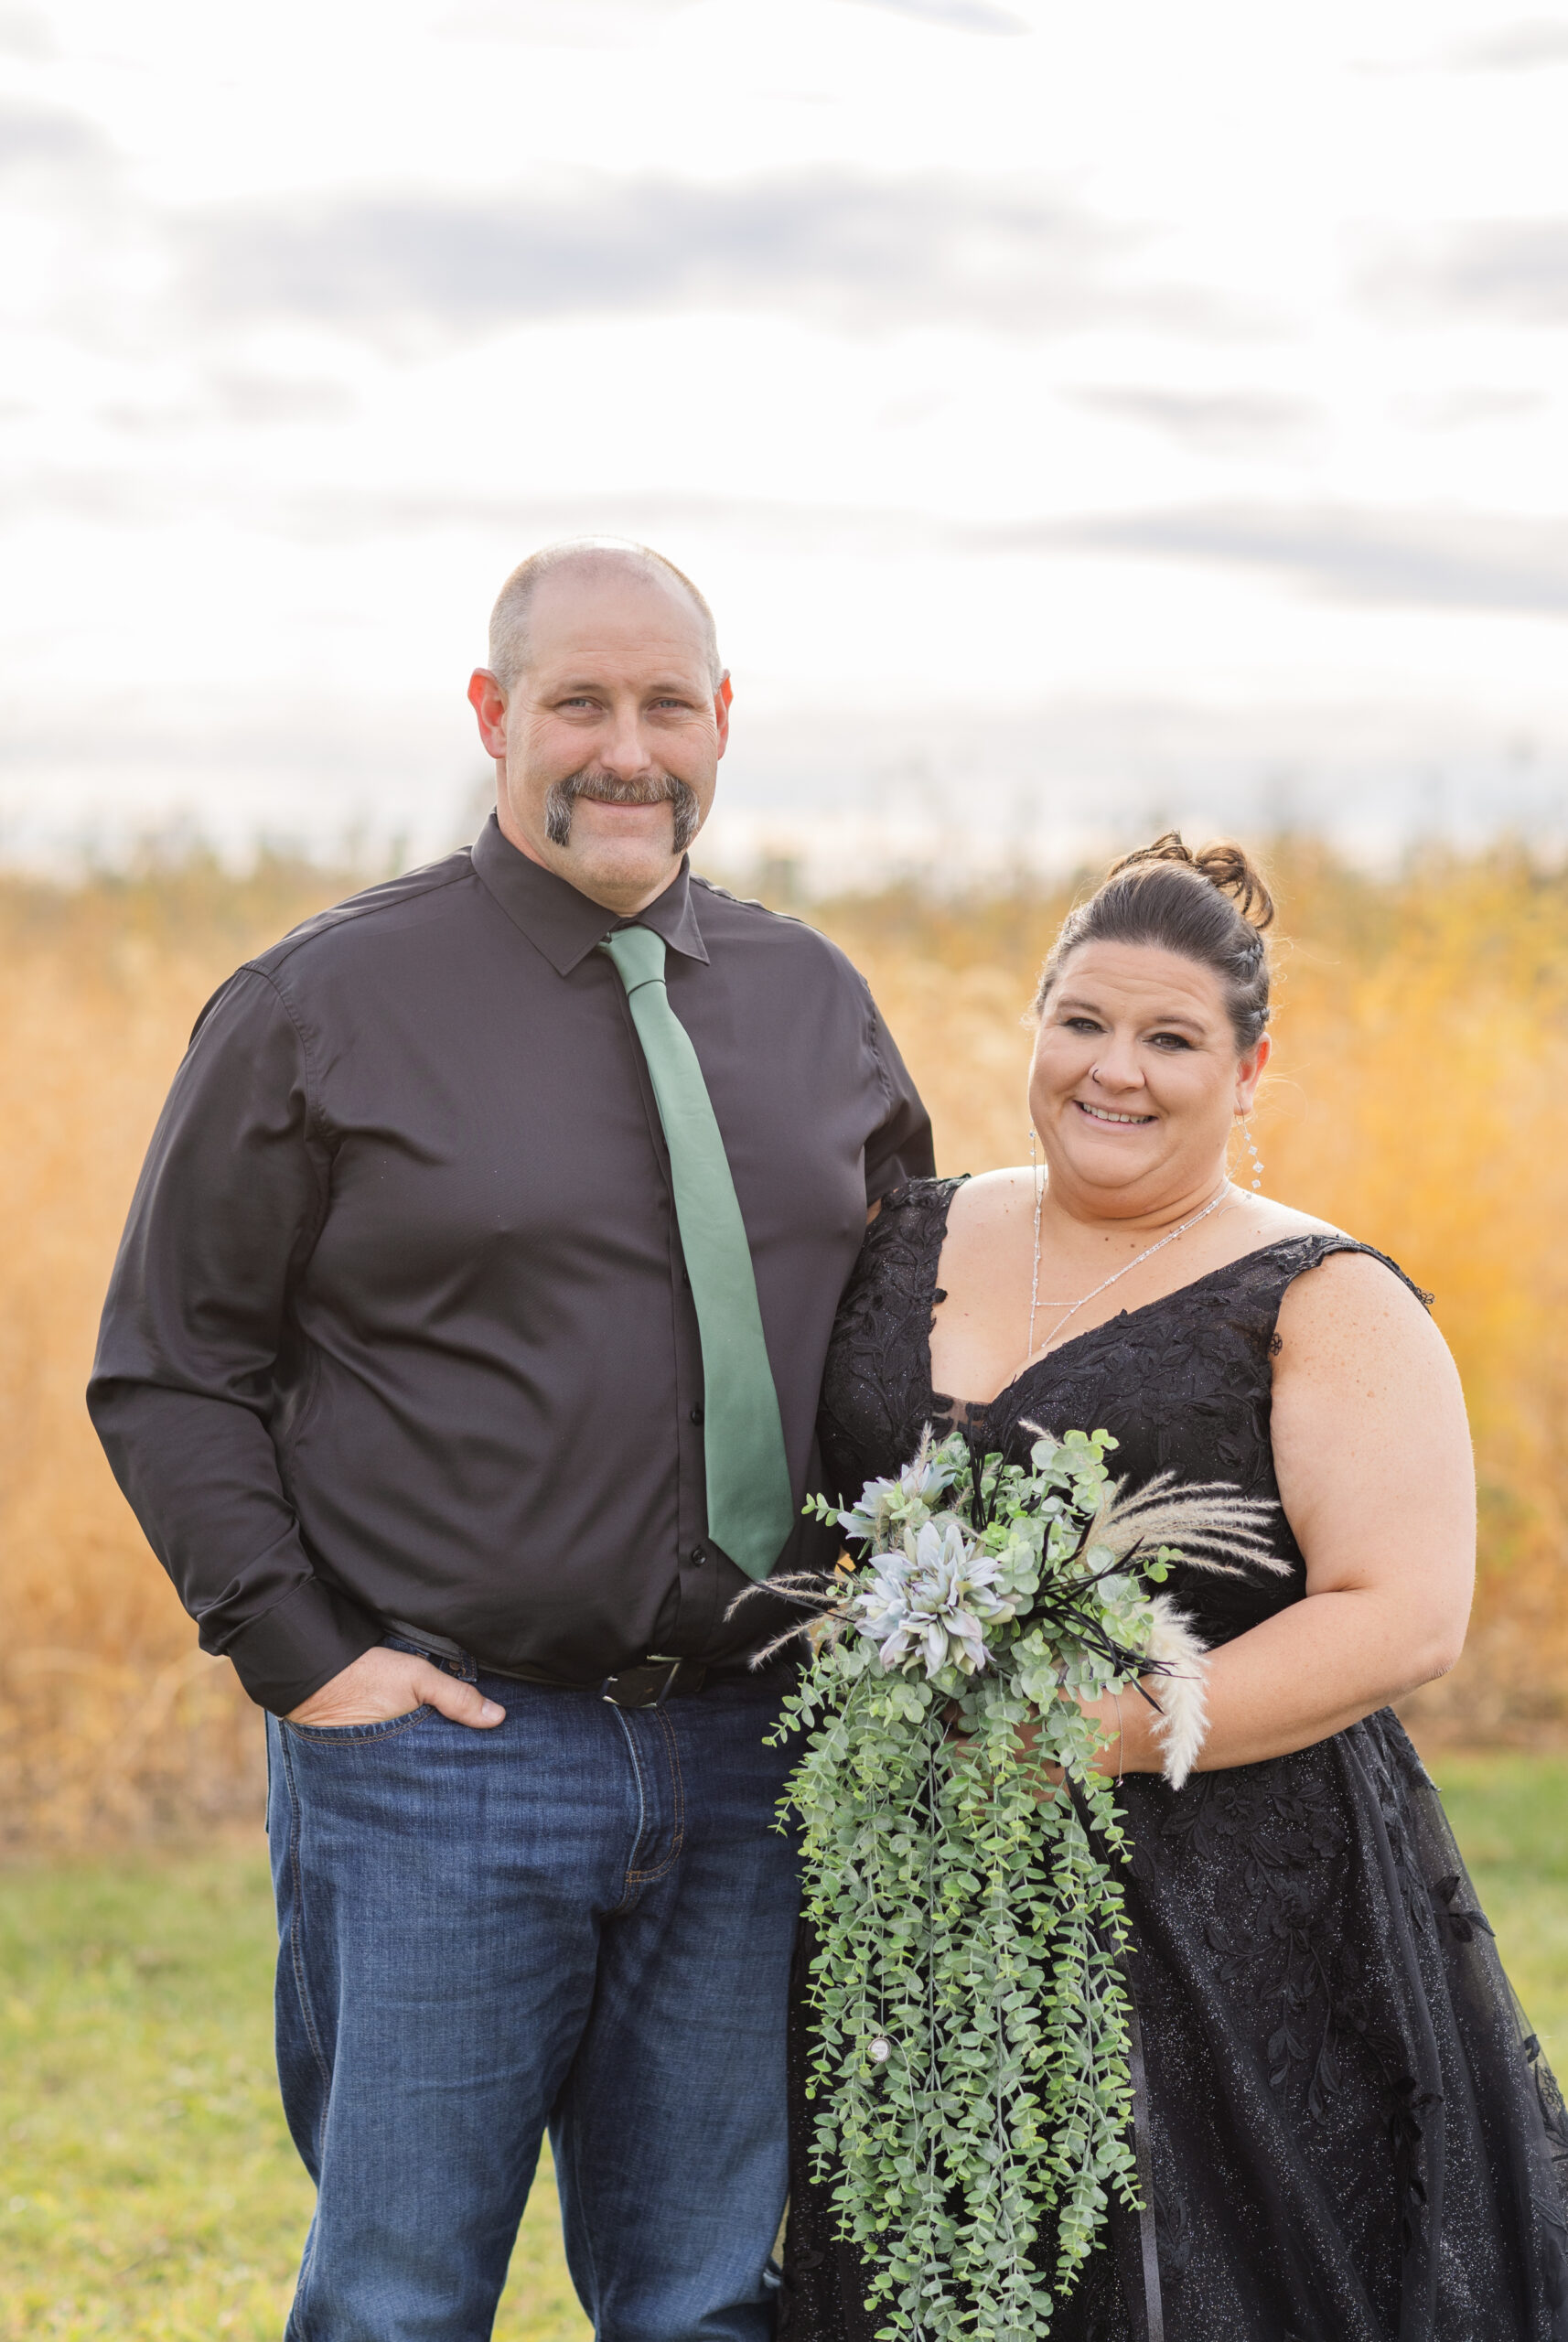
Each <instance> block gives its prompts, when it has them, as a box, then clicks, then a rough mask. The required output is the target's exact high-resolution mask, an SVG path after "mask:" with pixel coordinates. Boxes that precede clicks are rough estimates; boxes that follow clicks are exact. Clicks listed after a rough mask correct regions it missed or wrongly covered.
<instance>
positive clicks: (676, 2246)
mask: <svg viewBox="0 0 1568 2342" xmlns="http://www.w3.org/2000/svg"><path fill="white" fill-rule="evenodd" d="M469 697H470V698H471V700H472V701H473V704H474V707H475V710H476V712H477V714H478V723H479V730H480V734H481V736H482V738H483V740H484V743H485V746H486V747H487V749H488V750H489V753H490V755H491V756H492V757H494V759H495V764H496V774H497V810H496V813H495V815H494V817H493V818H492V820H491V821H490V822H489V824H488V825H487V827H486V829H485V831H484V833H482V835H481V836H480V838H479V840H478V844H477V845H476V846H475V847H474V848H473V850H472V852H471V853H469V852H464V853H461V854H453V855H451V856H450V857H449V858H448V859H447V860H446V861H445V862H441V863H437V864H435V865H434V866H432V867H431V868H429V869H425V870H419V871H415V872H413V874H412V875H410V876H407V877H404V878H400V879H396V880H394V881H393V882H392V884H391V885H388V886H378V887H375V888H373V889H372V890H371V892H370V893H368V894H364V895H360V896H358V897H355V898H354V899H353V900H351V901H349V902H348V903H344V904H340V905H339V906H338V908H336V909H334V910H330V911H328V912H325V913H323V914H322V915H321V917H319V918H317V919H311V920H308V921H307V922H306V925H305V926H304V927H302V928H299V929H295V932H294V933H293V934H292V935H290V936H288V937H285V940H283V942H281V943H279V944H277V945H276V946H274V949H273V950H271V951H265V952H263V953H262V954H261V955H260V956H259V957H258V958H257V959H255V960H253V961H252V962H249V963H248V964H247V966H245V967H244V968H242V970H241V971H240V972H239V973H238V974H237V975H236V976H234V977H233V978H232V979H231V982H230V983H227V984H226V985H225V986H224V987H223V989H222V990H221V991H220V993H219V994H217V996H216V998H215V999H214V1000H213V1001H212V1002H211V1003H210V1004H209V1006H208V1007H207V1009H206V1010H204V1012H203V1014H202V1015H201V1018H200V1019H199V1023H198V1026H197V1028H196V1032H195V1035H194V1037H193V1038H192V1041H191V1045H190V1049H189V1053H188V1056H187V1058H186V1060H185V1063H184V1065H183V1066H182V1067H181V1069H180V1071H179V1073H178V1075H177V1078H176V1080H175V1084H174V1088H173V1090H172V1092H171V1094H170V1097H169V1101H168V1104H167V1106H166V1110H165V1112H164V1116H163V1119H162V1121H161V1123H159V1126H158V1129H157V1132H156V1135H155V1137H154V1140H153V1144H152V1147H151V1150H150V1153H149V1155H148V1158H147V1163H146V1166H145V1170H144V1173H143V1176H142V1180H141V1184H140V1186H139V1187H138V1189H137V1192H136V1197H135V1200H134V1204H133V1206H132V1210H131V1218H130V1223H129V1226H128V1228H127V1230H126V1233H125V1238H124V1245H123V1248H122V1251H121V1254H120V1258H119V1262H118V1263H117V1265H116V1268H115V1272H114V1278H113V1285H112V1288H111V1291H110V1295H109V1299H108V1303H107V1305H106V1308H105V1312H104V1319H103V1330H102V1343H101V1347H100V1351H99V1357H98V1362H97V1367H96V1370H95V1372H94V1376H93V1380H92V1385H91V1392H90V1404H91V1409H92V1413H93V1419H94V1422H95V1423H96V1424H97V1426H98V1429H99V1432H100V1434H101V1436H102V1440H103V1443H104V1445H105V1447H106V1448H107V1450H108V1453H109V1456H110V1459H111V1461H112V1463H113V1467H114V1470H115V1472H116V1474H117V1476H118V1477H119V1480H120V1483H121V1486H122V1487H123V1488H124V1491H125V1493H126V1495H127V1497H128V1498H129V1499H130V1501H131V1503H132V1504H133V1505H134V1507H135V1509H136V1512H137V1515H138V1518H139V1519H140V1520H141V1521H142V1524H143V1526H144V1528H145V1531H146V1533H147V1536H148V1537H149V1539H150V1540H151V1542H152V1543H153V1545H154V1547H155V1548H156V1551H157V1552H158V1555H159V1557H160V1559H161V1560H162V1561H163V1562H164V1563H165V1565H166V1568H167V1569H168V1570H169V1572H170V1574H171V1575H172V1576H173V1578H174V1581H175V1584H176V1585H177V1587H178V1588H179V1591H180V1594H181V1595H182V1597H183V1599H184V1600H185V1602H186V1604H187V1606H188V1608H189V1609H190V1610H191V1612H192V1613H193V1614H194V1615H195V1617H197V1618H199V1621H200V1624H201V1639H202V1642H203V1645H204V1646H205V1648H206V1649H209V1650H212V1651H220V1652H226V1653H227V1654H228V1656H229V1657H230V1658H231V1660H233V1662H234V1665H235V1667H236V1669H237V1670H238V1671H239V1674H240V1676H241V1679H242V1681H243V1682H244V1684H245V1686H246V1688H247V1690H248V1691H249V1692H250V1693H251V1695H252V1698H253V1699H255V1700H256V1701H258V1702H259V1703H261V1705H262V1706H263V1707H264V1708H266V1709H268V1710H269V1711H270V1712H271V1714H270V1716H269V1721H268V1743H269V1753H270V1758H271V1778H272V1791H271V1800H270V1812H269V1823H268V1827H269V1832H270V1836H271V1841H272V1846H273V1858H274V1876H275V1880H276V1885H277V1896H278V1912H279V1926H280V1942H281V1953H280V1960H279V1969H278V2004H277V2019H278V2055H279V2068H280V2073H281V2077H282V2082H283V2090H284V2096H285V2103H286V2107H287V2111H288V2117H289V2122H290V2125H291V2128H292V2130H293V2133H294V2136H295V2141H296V2143H297V2144H298V2146H299V2150H300V2153H301V2154H302V2155H303V2156H304V2158H305V2161H306V2164H307V2165H308V2166H309V2168H310V2170H311V2173H312V2175H313V2176H314V2177H315V2178H316V2180H317V2189H318V2197H317V2214H316V2218H315V2221H314V2224H313V2226H312V2229H311V2233H310V2239H309V2241H308V2243H307V2246H306V2254H305V2261H304V2266H303V2269H302V2271H301V2275H300V2281H299V2288H298V2292H297V2294H296V2296H295V2307H294V2311H293V2315H292V2317H291V2320H290V2323H289V2326H288V2337H289V2342H470V2337H483V2336H486V2335H488V2334H489V2331H490V2327H491V2320H492V2317H493V2315H494V2310H495V2304H496V2301H497V2297H498V2295H499V2292H500V2289H501V2285H502V2283H503V2281H504V2278H505V2274H506V2266H507V2258H508V2254H509V2252H510V2248H511V2243H512V2239H513V2235H514V2233H515V2230H516V2227H517V2222H518V2219H519V2217H520V2215H521V2209H522V2206H523V2204H524V2202H525V2200H526V2197H527V2194H528V2189H529V2186H530V2183H531V2180H532V2174H533V2169H534V2165H535V2161H536V2158H537V2155H538V2152H539V2146H540V2142H541V2138H542V2133H543V2131H544V2129H545V2127H546V2125H548V2127H549V2130H550V2133H551V2137H552V2141H553V2147H554V2154H555V2163H556V2168H557V2171H558V2174H559V2175H560V2182H561V2189H562V2197H563V2217H564V2227H565V2232H566V2242H567V2251H568V2255H569V2259H570V2261H571V2266H572V2272H573V2276H574V2279H575V2283H576V2286H577V2289H578V2292H579V2294H581V2296H582V2299H583V2302H584V2304H585V2308H586V2310H587V2312H588V2314H589V2315H590V2316H591V2317H592V2318H593V2320H594V2324H595V2327H596V2332H597V2333H598V2335H599V2336H601V2337H605V2342H699V2338H700V2342H757V2337H762V2336H764V2335H766V2334H768V2333H769V2332H770V2331H771V2325H772V2293H773V2287H774V2284H775V2282H776V2281H775V2278H774V2276H773V2272H772V2270H771V2267H770V2257H769V2256H770V2247H771V2244H772V2240H773V2238H774V2236H775V2234H776V2232H777V2228H778V2222H779V2215H780V2212H781V2209H782V2207H783V2200H784V2188H785V2140H784V2105H783V2025H784V2012H785V2002H786V1982H787V1971H788V1966H789V1954H790V1946H791V1939H792V1933H793V1928H794V1920H795V1907H796V1905H795V1882H794V1876H793V1869H792V1863H791V1856H790V1850H789V1845H788V1843H787V1842H786V1840H785V1839H784V1838H783V1837H781V1836H780V1835H779V1832H778V1831H777V1830H776V1829H775V1828H774V1827H773V1822H774V1814H775V1806H776V1801H777V1799H778V1797H779V1790H780V1788H781V1786H782V1783H783V1780H784V1778H785V1776H786V1774H787V1772H788V1769H789V1762H790V1758H789V1751H788V1750H787V1749H781V1748H776V1747H771V1746H768V1745H767V1742H766V1736H767V1735H768V1732H769V1729H770V1726H771V1724H772V1722H773V1720H774V1718H775V1715H776V1713H777V1707H778V1702H779V1695H780V1688H781V1687H780V1678H779V1669H778V1667H777V1666H775V1667H774V1668H773V1669H772V1670H770V1671H763V1672H761V1673H756V1672H752V1671H749V1669H748V1666H747V1661H748V1659H749V1658H750V1656H751V1655H752V1654H753V1653H754V1652H755V1651H756V1650H757V1649H759V1648H760V1646H761V1645H762V1643H763V1642H764V1641H765V1640H766V1639H768V1637H769V1636H770V1635H771V1634H772V1633H773V1632H775V1631H777V1629H778V1628H779V1626H780V1625H781V1624H785V1623H789V1620H790V1617H791V1614H790V1613H789V1610H788V1609H787V1608H786V1606H785V1605H784V1604H783V1603H782V1602H781V1601H780V1600H779V1599H778V1598H777V1597H774V1596H770V1595H766V1594H762V1595H758V1596H757V1598H756V1599H755V1600H752V1601H749V1602H746V1603H745V1604H743V1605H742V1606H741V1607H740V1608H739V1610H738V1611H735V1610H734V1608H733V1606H734V1605H735V1603H736V1597H737V1596H738V1595H743V1594H746V1592H747V1591H748V1589H749V1588H750V1587H751V1586H753V1585H756V1584H757V1583H758V1582H759V1581H760V1580H762V1579H764V1578H766V1577H767V1575H768V1573H769V1570H770V1569H773V1568H784V1569H789V1568H797V1567H800V1566H802V1565H808V1566H809V1565H811V1564H813V1563H818V1562H820V1560H821V1559H822V1543H821V1541H820V1533H819V1532H816V1531H811V1530H810V1529H808V1528H807V1527H806V1525H805V1524H803V1523H802V1521H801V1520H800V1504H801V1500H802V1498H803V1497H804V1495H805V1494H806V1493H807V1492H808V1491H809V1490H810V1489H811V1488H812V1487H813V1486H814V1485H816V1484H817V1483H816V1478H815V1475H816V1472H817V1468H818V1467H817V1465H816V1462H815V1458H814V1453H813V1445H812V1419H813V1413H814V1410H815V1405H816V1399H817V1391H818V1383H819V1379H820V1374H821V1370H822V1359H823V1354H824V1351H825V1348H826V1345H827V1339H828V1333H829V1329H830V1327H831V1325H832V1317H833V1313H834V1308H835V1305H836V1303H837V1301H838V1298H839V1295H840V1293H841V1291H842V1289H843V1284H844V1280H845V1278H846V1277H847V1275H848V1273H849V1270H850V1267H851V1265H852V1263H853V1262H854V1256H855V1252H856V1249H857V1246H858V1244H859V1241H860V1237H861V1233H862V1230H863V1228H864V1224H865V1219H866V1215H867V1210H868V1208H870V1207H875V1202H876V1200H877V1198H879V1197H880V1196H882V1195H883V1194H885V1193H886V1192H887V1190H888V1189H889V1188H891V1187H894V1186H896V1185H897V1184H898V1183H899V1182H901V1181H902V1180H904V1179H906V1178H908V1177H909V1176H914V1175H918V1174H923V1173H927V1172H929V1170H930V1168H931V1148H930V1133H929V1123H928V1122H927V1118H926V1115H925V1113H924V1111H923V1109H922V1108H921V1105H920V1102H919V1101H918V1098H917V1096H916V1095H915V1092H914V1090H913V1088H912V1087H911V1084H910V1082H909V1080H908V1075H907V1073H906V1072H905V1070H904V1068H903V1066H902V1064H901V1062H900V1060H899V1058H898V1055H897V1051H896V1049H895V1048H894V1047H893V1045H892V1043H891V1041H890V1040H889V1038H888V1037H887V1034H886V1029H885V1028H884V1026H883V1025H882V1023H881V1020H880V1018H879V1017H878V1015H877V1013H876V1011H875V1007H874V1005H873V1004H872V1002H871V999H870V996H869V994H868V993H867V992H866V989H865V984H864V983H863V982H862V981H861V980H860V978H859V977H858V976H856V975H855V973H854V971H853V970H852V969H851V968H850V966H849V964H848V963H847V962H845V961H844V960H843V957H842V956H841V955H840V954H839V953H838V952H837V951H834V950H833V948H832V946H831V945H830V944H828V943H826V942H825V941H823V940H822V938H821V937H819V936H817V935H815V934H813V933H812V932H811V929H808V928H805V927H803V926H800V925H799V924H797V923H796V922H795V921H793V920H790V919H780V918H778V917H775V916H774V915H773V914H771V913H769V912H768V911H766V910H764V909H763V908H761V907H760V906H759V905H757V904H755V903H742V902H736V901H735V900H734V899H733V898H732V897H729V896H727V895H725V894H724V893H723V892H722V891H721V890H719V889H717V888H715V887H711V886H705V885H704V884H703V882H702V881H701V880H699V879H693V877H692V876H690V874H689V871H688V868H687V864H686V860H685V849H686V847H687V846H688V845H689V844H690V843H691V840H692V839H693V836H694V835H695V834H696V832H697V831H698V829H699V828H700V827H701V825H702V822H703V819H704V818H705V816H706V814H707V812H708V810H709V807H710V806H711V804H712V802H713V797H714V783H715V779H716V776H717V768H718V760H719V758H720V757H721V756H722V755H723V753H724V749H725V742H726V739H727V736H728V725H729V706H730V684H729V680H728V677H727V675H726V674H725V672H724V671H723V670H722V669H721V667H720V665H719V661H718V656H717V650H716V647H715V643H714V629H713V620H712V618H711V615H710V613H709V611H708V607H707V605H706V604H705V602H703V599H702V597H701V596H700V595H699V594H698V593H697V591H696V589H695V587H694V586H693V585H691V583H690V581H689V580H688V579H686V578H685V577H683V576H682V575H681V573H680V572H679V571H678V570H676V569H674V568H673V567H672V566H671V564H669V563H667V562H665V561H663V560H662V559H661V558H660V556H658V555H657V554H655V553H650V552H649V551H647V550H646V549H644V548H639V547H614V546H606V545H602V544H573V545H566V546H559V547H553V548H550V549H547V550H546V551H545V552H544V553H538V554H535V555H534V556H533V558H532V560H531V561H527V562H525V563H524V564H522V566H521V569H519V570H517V571H516V572H515V573H514V574H513V575H512V576H511V577H510V579H509V580H508V582H507V584H506V585H505V586H504V588H503V589H502V592H501V595H500V598H499V601H498V602H497V605H496V608H495V612H494V615H493V618H492V621H491V633H490V663H489V667H488V668H481V669H479V670H478V671H477V672H476V673H475V675H474V678H473V681H472V682H471V684H470V687H469ZM828 1550H829V1552H831V1547H830V1548H829V1549H828Z"/></svg>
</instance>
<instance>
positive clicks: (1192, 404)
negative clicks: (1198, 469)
mask: <svg viewBox="0 0 1568 2342" xmlns="http://www.w3.org/2000/svg"><path fill="white" fill-rule="evenodd" d="M1067 395H1068V396H1069V398H1070V399H1071V401H1072V403H1073V404H1074V405H1075V406H1081V407H1087V408H1088V409H1089V410H1090V413H1091V414H1103V415H1106V416H1109V417H1110V418H1111V419H1112V421H1113V422H1120V423H1133V424H1142V425H1143V426H1144V427H1145V428H1146V429H1149V430H1153V431H1160V432H1164V433H1165V435H1167V436H1168V437H1170V438H1172V439H1176V440H1178V441H1180V442H1181V443H1182V445H1184V446H1188V447H1191V448H1195V449H1196V450H1197V452H1199V453H1200V454H1204V455H1217V456H1218V455H1225V456H1230V455H1244V454H1247V453H1249V452H1250V451H1251V450H1252V449H1254V448H1258V447H1273V446H1277V445H1278V444H1279V442H1280V441H1282V440H1286V439H1296V438H1299V437H1300V436H1301V435H1302V434H1303V433H1304V432H1305V431H1308V430H1310V429H1311V428H1312V426H1313V424H1316V422H1317V421H1318V420H1319V410H1318V409H1317V408H1316V406H1314V405H1312V404H1311V403H1309V402H1308V401H1307V400H1305V399H1294V398H1283V397H1280V396H1276V395H1274V394H1273V393H1270V392H1262V391H1217V392H1209V391H1145V390H1135V389H1131V388H1127V387H1123V386H1121V385H1117V384H1106V385H1103V386H1101V387H1091V388H1088V389H1084V390H1075V391H1071V392H1068V393H1067Z"/></svg>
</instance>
